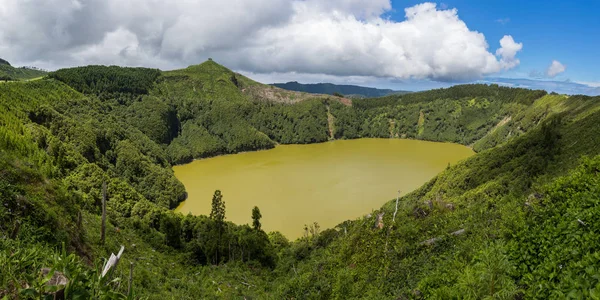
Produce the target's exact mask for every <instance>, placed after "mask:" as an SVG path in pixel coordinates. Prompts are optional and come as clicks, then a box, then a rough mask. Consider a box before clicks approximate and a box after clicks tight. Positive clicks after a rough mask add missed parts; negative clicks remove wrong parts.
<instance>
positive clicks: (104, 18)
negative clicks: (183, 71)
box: [0, 0, 523, 81]
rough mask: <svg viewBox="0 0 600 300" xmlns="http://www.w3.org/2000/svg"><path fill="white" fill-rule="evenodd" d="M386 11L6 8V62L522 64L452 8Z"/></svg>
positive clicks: (371, 5) (153, 5) (419, 68)
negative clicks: (395, 16)
mask: <svg viewBox="0 0 600 300" xmlns="http://www.w3.org/2000/svg"><path fill="white" fill-rule="evenodd" d="M391 9H393V8H392V6H391V2H390V1H389V0H328V1H322V0H228V1H224V0H222V1H209V0H195V1H192V0H152V1H148V0H88V1H81V0H48V1H43V0H32V1H22V0H3V2H2V4H0V57H3V58H6V59H8V60H9V61H14V62H16V63H20V64H26V65H32V64H34V63H35V64H37V65H40V66H42V67H45V68H57V67H64V66H72V65H81V64H95V63H101V64H120V65H143V66H150V67H160V68H164V69H170V68H178V67H184V66H186V65H189V64H196V63H200V62H202V61H203V60H205V59H206V58H208V57H212V58H213V59H215V60H216V61H218V62H220V63H223V64H225V65H226V66H228V67H230V68H233V69H237V70H242V71H246V72H254V73H266V74H269V73H290V72H296V73H305V74H327V75H332V76H359V77H365V76H371V77H381V78H388V77H393V78H401V79H407V78H412V79H423V78H426V79H433V80H439V81H457V80H470V79H476V78H481V77H482V76H485V75H488V74H493V73H497V72H500V71H502V70H506V69H510V68H514V67H515V66H517V65H518V64H519V60H518V59H517V58H516V55H517V53H518V52H519V51H520V50H521V49H522V47H523V45H522V44H521V43H517V42H515V41H514V40H513V38H512V37H511V36H508V35H507V36H504V37H503V38H502V39H501V40H500V48H499V49H497V50H496V51H495V54H494V53H492V52H490V51H489V46H488V43H487V41H486V39H485V36H484V35H483V34H482V33H480V32H477V31H473V30H470V29H469V28H468V26H467V25H466V24H465V23H464V22H463V21H462V20H461V19H460V18H459V16H458V11H457V10H456V9H438V8H437V7H436V5H435V4H433V3H423V4H419V5H415V6H413V7H409V8H406V9H405V20H403V21H392V20H389V19H384V18H382V15H383V14H384V13H385V12H387V11H389V10H391ZM7 45H9V46H7Z"/></svg>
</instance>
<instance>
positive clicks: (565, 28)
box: [388, 0, 600, 85]
mask: <svg viewBox="0 0 600 300" xmlns="http://www.w3.org/2000/svg"><path fill="white" fill-rule="evenodd" d="M421 2H422V1H398V0H394V1H392V7H393V8H394V9H393V11H390V12H388V16H389V18H391V19H393V20H403V19H404V11H403V8H404V7H407V6H412V5H415V4H418V3H421ZM438 6H440V7H448V8H456V9H458V15H459V17H460V18H461V19H462V20H463V21H464V22H465V23H466V24H467V26H468V27H469V29H471V30H476V31H479V32H481V33H483V34H484V35H485V37H486V40H487V42H488V44H489V45H490V48H491V49H495V48H497V46H498V44H497V41H498V40H500V38H502V36H504V35H506V34H509V35H512V36H513V38H514V39H515V41H517V42H521V43H523V50H522V51H520V52H519V54H518V58H519V59H520V61H521V63H520V65H519V66H517V67H516V68H514V69H511V70H508V71H505V72H502V73H499V74H494V75H493V77H496V78H494V79H498V78H497V77H500V79H501V78H503V77H506V78H523V79H534V78H532V76H531V75H532V74H531V73H532V72H538V73H543V72H544V71H545V70H546V68H548V66H549V65H550V63H551V62H552V60H557V61H559V62H561V63H562V64H564V65H565V66H566V70H565V72H564V73H561V74H559V75H557V76H556V77H555V78H553V81H573V82H589V83H596V84H598V85H600V16H599V11H600V1H597V0H595V1H589V0H587V1H579V0H578V1H523V0H521V1H515V0H505V1H487V0H486V1H466V0H447V1H444V2H438Z"/></svg>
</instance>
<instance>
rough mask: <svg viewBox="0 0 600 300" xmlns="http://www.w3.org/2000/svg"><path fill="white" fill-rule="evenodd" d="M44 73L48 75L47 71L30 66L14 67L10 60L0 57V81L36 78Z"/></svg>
mask: <svg viewBox="0 0 600 300" xmlns="http://www.w3.org/2000/svg"><path fill="white" fill-rule="evenodd" d="M44 75H46V71H43V70H39V69H36V68H28V67H20V68H17V67H13V66H11V64H10V63H9V62H8V61H6V60H4V59H2V58H0V82H3V81H15V80H27V79H34V78H39V77H42V76H44Z"/></svg>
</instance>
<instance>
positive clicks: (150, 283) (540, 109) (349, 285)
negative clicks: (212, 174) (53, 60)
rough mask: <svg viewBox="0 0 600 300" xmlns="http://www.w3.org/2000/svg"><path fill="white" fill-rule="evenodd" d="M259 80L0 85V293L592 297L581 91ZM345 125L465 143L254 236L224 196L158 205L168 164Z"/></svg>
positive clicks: (137, 76)
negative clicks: (370, 192) (442, 157)
mask: <svg viewBox="0 0 600 300" xmlns="http://www.w3.org/2000/svg"><path fill="white" fill-rule="evenodd" d="M272 89H273V87H269V86H264V85H262V84H260V83H257V82H255V81H252V80H251V79H249V78H246V77H244V76H241V75H240V74H236V73H234V72H232V71H230V70H228V69H226V68H224V67H223V66H220V65H218V64H217V63H215V62H213V61H207V62H205V63H203V64H201V65H197V66H190V67H188V68H186V69H182V70H175V71H168V72H162V71H159V70H155V69H146V68H122V67H116V66H111V67H105V66H88V67H80V68H71V69H63V70H59V71H57V72H53V73H50V74H48V76H47V77H45V78H43V79H40V80H36V81H30V82H9V83H2V84H0V149H1V150H2V151H0V199H1V204H2V205H0V236H2V239H0V264H1V265H2V266H3V269H2V271H1V272H0V298H2V297H6V298H7V299H13V298H22V299H29V298H43V297H53V296H54V295H55V294H57V293H62V294H64V296H65V297H66V298H68V299H73V298H102V299H134V298H151V299H159V298H165V297H168V298H176V299H198V298H227V299H234V298H247V299H250V298H261V299H263V298H267V299H351V298H367V299H399V298H400V299H411V298H414V299H421V298H473V299H478V298H502V299H512V298H543V299H546V298H567V297H570V298H594V297H599V296H600V279H599V278H600V270H599V269H597V268H596V267H595V266H596V265H598V259H600V245H599V244H598V242H597V241H598V240H599V238H600V230H599V229H598V228H597V227H598V226H599V225H596V224H600V222H599V219H600V214H599V213H598V209H597V207H598V205H599V204H600V203H599V202H600V198H599V197H598V194H599V190H598V188H599V186H600V185H599V183H600V182H599V177H598V176H599V174H600V156H598V155H599V154H600V147H598V145H600V127H598V126H597V124H598V122H600V98H598V97H596V98H593V97H586V96H564V95H557V94H547V93H546V92H544V91H532V90H527V89H515V88H507V87H500V86H497V85H460V86H455V87H452V88H448V89H439V90H432V91H426V92H419V93H411V94H406V95H392V96H387V97H383V98H375V99H356V100H353V101H352V103H348V102H344V101H343V100H342V98H339V97H334V96H331V97H321V96H319V97H317V96H315V97H314V98H303V99H302V101H297V102H294V104H290V103H280V102H277V101H273V99H272V98H261V97H259V96H257V95H261V93H256V91H257V90H265V91H269V93H270V94H273V93H271V92H270V91H273V90H272ZM262 94H266V92H265V93H262ZM360 137H380V138H414V139H424V140H432V141H444V142H455V143H461V144H464V145H468V146H471V147H473V149H474V150H475V151H476V152H478V153H477V154H476V155H474V156H473V157H471V158H469V159H467V160H465V161H463V162H461V163H459V164H456V165H453V166H449V167H448V168H447V169H446V170H444V171H443V172H442V173H441V174H439V175H438V176H436V177H435V178H434V179H432V180H431V181H430V182H428V183H426V184H425V185H423V186H422V187H421V188H419V189H417V190H416V191H414V192H412V193H410V194H408V195H405V196H403V197H401V198H399V199H394V200H391V201H390V202H388V203H387V204H385V205H384V206H383V207H382V208H381V209H379V210H377V211H374V212H370V213H369V212H365V215H364V216H357V218H356V219H355V220H348V221H345V222H343V223H341V224H339V225H338V226H336V227H335V228H320V227H319V225H318V224H310V225H307V226H306V227H305V228H304V230H305V234H304V236H303V237H301V238H299V239H298V240H296V241H289V240H288V239H287V238H286V237H285V236H283V235H282V234H281V233H278V232H269V233H267V232H265V231H263V230H262V228H261V218H263V217H268V216H262V214H261V212H260V208H259V207H255V208H254V209H253V210H252V211H248V224H247V225H246V224H233V223H231V222H228V221H227V206H226V203H227V191H215V192H214V195H213V197H212V199H211V203H212V209H211V213H210V215H208V216H192V215H186V216H184V215H181V214H179V213H175V212H174V211H173V210H172V209H173V208H175V207H176V206H177V205H178V204H179V203H180V202H181V201H183V200H184V199H185V198H186V192H185V188H184V186H183V185H182V184H181V183H180V182H179V181H178V180H177V179H176V178H175V176H174V175H173V171H172V169H171V166H173V165H174V164H179V163H185V162H189V161H191V160H193V159H196V158H203V157H209V156H215V155H221V154H227V153H236V152H240V151H249V150H259V149H267V148H272V147H275V146H276V145H277V144H284V143H294V144H296V143H316V142H324V141H327V140H331V139H352V138H360ZM104 195H106V199H107V201H106V211H107V220H106V232H105V235H104V238H103V237H102V233H101V227H102V225H101V224H102V223H103V221H102V218H101V213H102V202H103V199H104V198H105V197H104ZM208 200H209V199H207V201H208ZM367 213H368V214H367ZM307 224H309V222H307ZM120 245H123V246H125V252H124V254H123V257H122V258H121V262H120V263H119V265H117V267H116V268H115V269H113V270H112V271H110V272H109V274H108V275H106V276H103V274H102V270H101V268H102V265H103V263H104V262H105V260H106V259H107V258H108V257H109V256H110V254H111V253H116V252H117V251H118V250H119V247H120ZM130 268H131V270H132V271H133V273H132V274H133V276H132V281H131V282H132V288H129V281H128V277H129V271H130ZM61 276H62V278H63V279H65V280H66V281H64V282H63V284H62V285H56V284H52V282H54V281H56V280H55V279H56V278H57V277H61Z"/></svg>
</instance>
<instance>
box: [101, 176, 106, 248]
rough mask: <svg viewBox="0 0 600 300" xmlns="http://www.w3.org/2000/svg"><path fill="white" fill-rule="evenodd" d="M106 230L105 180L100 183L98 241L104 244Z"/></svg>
mask: <svg viewBox="0 0 600 300" xmlns="http://www.w3.org/2000/svg"><path fill="white" fill-rule="evenodd" d="M105 232H106V182H103V183H102V227H101V228H100V243H102V244H104V239H105Z"/></svg>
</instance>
